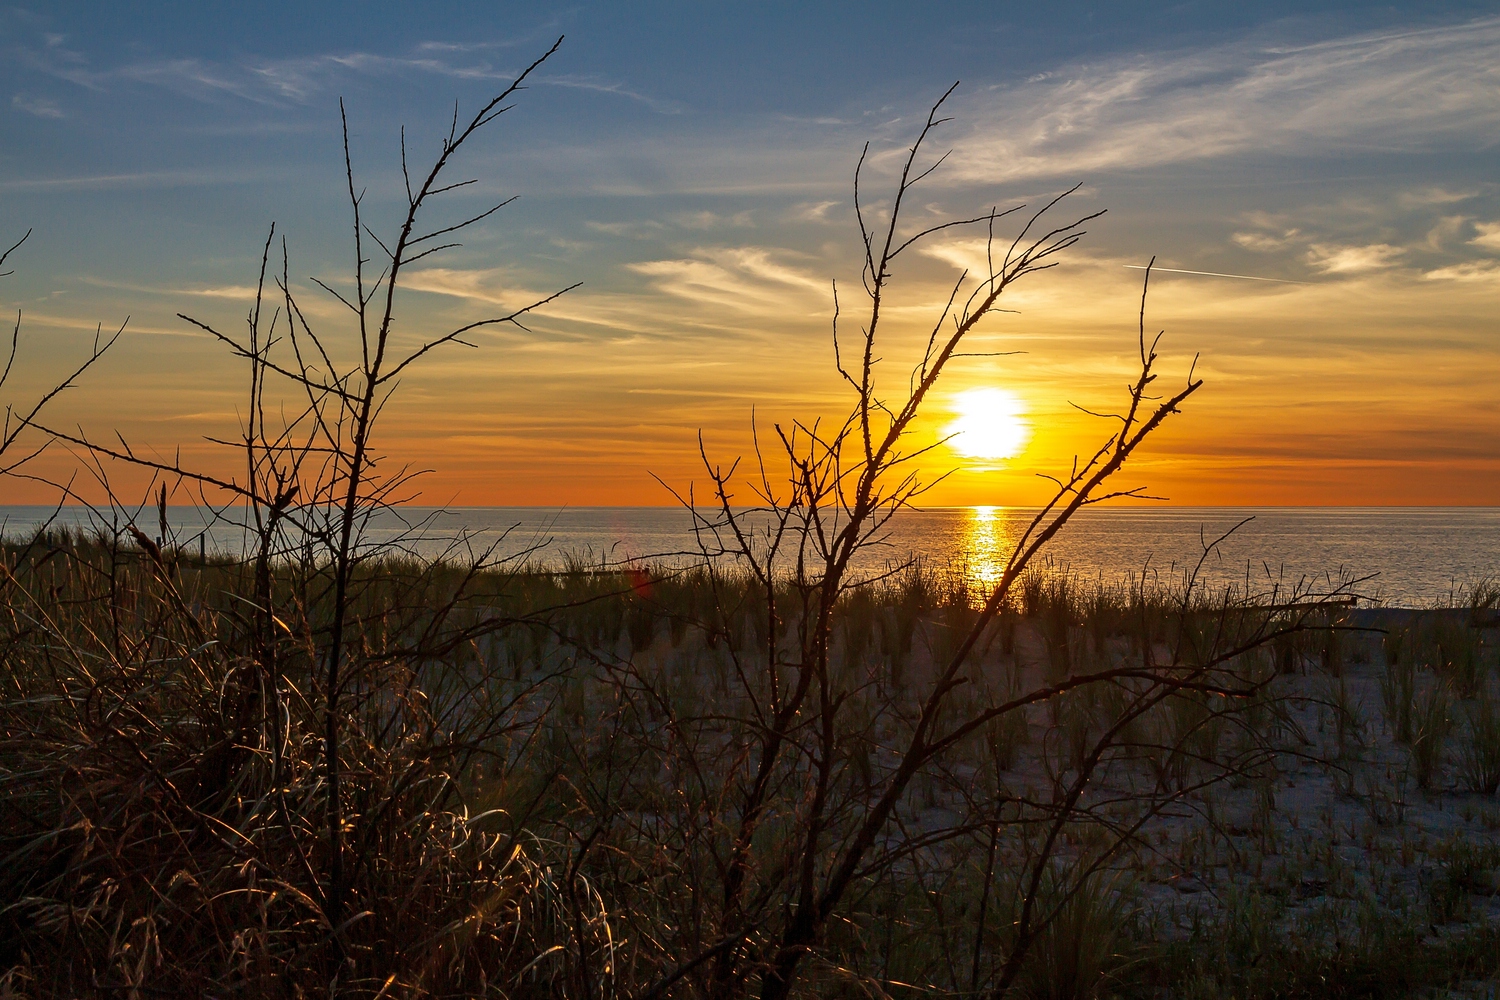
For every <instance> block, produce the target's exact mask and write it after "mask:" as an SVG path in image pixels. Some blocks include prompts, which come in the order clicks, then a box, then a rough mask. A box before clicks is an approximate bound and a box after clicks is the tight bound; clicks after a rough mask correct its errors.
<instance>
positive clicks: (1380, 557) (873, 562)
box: [0, 506, 1500, 607]
mask: <svg viewBox="0 0 1500 1000" xmlns="http://www.w3.org/2000/svg"><path fill="white" fill-rule="evenodd" d="M1033 513H1034V511H1031V510H1028V509H1025V508H1003V507H957V508H943V509H935V510H927V511H920V512H909V513H905V514H902V515H901V516H900V517H898V518H896V519H895V520H894V521H893V522H892V524H891V526H890V530H889V531H888V532H887V533H886V537H885V539H884V542H883V544H881V545H880V546H877V547H874V548H872V549H870V550H869V551H868V552H867V553H866V555H865V557H864V559H863V561H862V562H861V563H860V564H859V565H858V567H857V568H858V569H859V570H860V571H862V572H867V573H872V572H878V571H880V570H881V569H883V568H884V567H886V566H887V565H889V564H892V563H896V562H899V561H901V560H902V559H904V558H907V557H909V556H912V555H915V556H917V557H919V558H920V559H922V560H923V561H924V562H925V563H926V564H927V565H929V566H931V567H934V568H936V569H942V570H958V571H961V572H963V573H965V574H966V575H967V576H969V577H970V578H971V579H974V580H977V581H980V582H984V581H988V580H992V579H993V578H994V577H995V576H996V575H997V574H998V572H999V569H1000V567H1001V566H1002V565H1003V563H1004V561H1005V559H1006V558H1007V556H1008V555H1009V552H1010V549H1011V547H1012V544H1013V541H1014V539H1015V538H1016V537H1017V536H1018V535H1019V533H1020V532H1021V531H1022V530H1023V529H1024V526H1025V524H1026V523H1027V522H1028V521H1029V520H1030V519H1031V516H1032V515H1033ZM49 517H51V518H53V520H54V523H57V524H61V525H70V526H80V527H85V528H101V527H102V528H105V529H106V530H108V528H109V525H108V523H107V522H105V521H102V520H100V519H99V516H98V515H93V514H90V512H88V511H87V510H85V509H83V508H76V507H66V508H62V509H61V510H60V511H54V510H53V509H52V508H46V507H19V506H9V507H6V506H0V524H3V528H0V530H3V531H4V533H5V534H6V535H8V536H11V537H16V536H21V535H24V534H26V533H28V532H30V531H33V530H34V529H35V528H36V526H37V525H39V524H41V523H42V522H43V521H45V520H46V519H47V518H49ZM402 517H403V518H404V520H405V522H406V523H405V524H403V523H402V520H401V519H398V518H397V517H395V516H393V515H381V516H378V517H376V518H375V519H374V520H373V521H372V525H371V528H370V530H369V531H368V533H367V537H368V539H369V540H370V541H372V542H383V541H388V540H392V539H399V540H400V542H401V544H403V545H404V546H405V547H407V548H408V549H410V550H412V551H415V552H417V553H419V554H423V555H437V554H440V553H442V552H444V551H445V550H447V549H448V548H449V547H450V546H451V545H452V543H453V539H454V538H456V537H459V536H461V535H465V534H466V535H467V537H468V545H469V546H470V547H471V548H472V549H475V550H478V549H483V548H486V547H488V546H491V545H495V546H496V552H497V554H500V555H511V554H516V553H523V552H527V551H532V552H533V555H532V556H531V558H532V559H533V560H534V561H538V562H545V563H553V564H560V563H561V562H562V560H563V558H564V557H565V556H566V555H569V554H572V555H587V556H588V557H589V558H590V560H591V561H594V562H598V561H601V560H608V561H610V562H618V561H622V560H628V559H646V560H651V559H653V558H655V559H657V560H659V561H672V562H681V561H682V560H684V559H686V558H690V556H688V555H684V554H689V553H693V552H696V551H697V550H698V545H697V542H696V541H695V539H694V536H693V533H692V530H691V528H692V521H691V518H690V517H689V516H688V515H687V514H686V513H685V512H683V511H682V510H680V509H676V508H658V507H572V508H562V509H555V508H537V507H464V508H449V509H447V510H441V511H439V510H434V509H432V508H404V509H403V511H402ZM1247 519H1248V520H1247ZM1241 522H1245V523H1244V524H1242V525H1241V526H1240V527H1239V528H1238V530H1236V531H1234V533H1233V534H1232V535H1231V536H1230V537H1229V538H1228V539H1226V540H1225V541H1224V542H1223V543H1222V544H1220V545H1219V546H1218V548H1217V549H1216V550H1215V552H1214V553H1213V554H1212V555H1211V556H1210V557H1209V558H1208V559H1207V560H1206V561H1205V562H1204V564H1203V568H1202V573H1201V577H1200V578H1201V579H1203V580H1204V581H1205V582H1207V583H1210V584H1223V583H1240V584H1243V583H1245V582H1246V581H1247V579H1248V581H1249V582H1250V584H1251V585H1252V586H1254V587H1256V588H1257V589H1264V588H1266V587H1267V586H1268V584H1269V582H1270V581H1278V580H1279V581H1281V582H1282V585H1283V589H1284V587H1285V585H1286V584H1295V583H1296V582H1297V581H1298V580H1300V579H1304V578H1309V579H1312V578H1315V579H1318V580H1322V579H1324V578H1326V577H1329V576H1331V577H1333V578H1335V579H1336V578H1338V576H1339V575H1340V574H1346V575H1352V576H1355V577H1371V579H1369V580H1368V581H1366V582H1364V583H1363V584H1361V585H1360V586H1359V587H1358V590H1359V592H1360V593H1362V594H1365V595H1368V596H1370V597H1372V598H1374V599H1377V600H1379V601H1381V602H1383V603H1386V604H1392V605H1403V606H1409V607H1422V606H1428V605H1432V604H1447V603H1463V602H1464V601H1465V600H1466V599H1467V595H1468V592H1469V588H1470V587H1471V586H1472V585H1473V584H1475V583H1477V582H1479V581H1481V580H1485V579H1487V578H1491V579H1492V578H1495V577H1497V576H1500V508H1497V507H1428V508H1412V507H1304V508H1296V507H1262V508H1226V507H1155V508H1140V507H1115V508H1095V509H1091V510H1086V511H1082V512H1080V513H1079V515H1078V516H1077V517H1076V518H1075V519H1074V521H1073V523H1071V524H1070V525H1069V526H1068V527H1067V528H1066V529H1065V530H1064V531H1063V532H1062V533H1061V534H1060V535H1059V536H1058V537H1057V538H1056V539H1054V542H1053V544H1052V546H1051V547H1050V550H1049V551H1050V560H1051V566H1052V567H1053V568H1054V569H1056V568H1065V569H1067V570H1068V571H1069V572H1072V573H1074V574H1076V575H1078V576H1080V577H1083V578H1086V579H1090V580H1102V581H1104V582H1106V583H1111V584H1113V583H1118V582H1121V581H1123V580H1125V579H1127V578H1128V577H1129V576H1131V575H1137V576H1139V575H1140V574H1141V573H1142V572H1143V571H1144V572H1146V573H1148V574H1153V575H1155V576H1156V577H1157V578H1158V579H1161V580H1163V581H1176V580H1178V579H1180V578H1181V575H1182V573H1183V572H1184V570H1185V569H1188V568H1191V567H1193V566H1196V565H1197V564H1198V563H1199V560H1200V557H1201V556H1202V554H1203V550H1204V543H1205V541H1212V540H1213V539H1215V538H1217V537H1219V536H1220V535H1222V534H1224V533H1225V532H1228V531H1230V529H1232V528H1234V527H1235V526H1236V525H1239V524H1241ZM137 523H138V524H140V525H141V526H142V528H143V529H146V530H147V531H148V532H149V533H151V534H156V533H157V528H156V524H157V512H156V511H155V510H154V509H147V510H143V511H141V513H140V514H139V516H138V518H137ZM168 523H169V526H170V528H171V530H172V532H173V533H174V534H175V535H176V536H177V538H178V541H179V543H180V544H182V545H183V546H184V547H186V548H188V549H189V550H190V551H191V550H192V549H194V548H196V547H197V546H198V544H199V542H198V536H199V535H203V536H204V545H205V547H206V548H207V549H209V550H211V551H218V552H234V553H238V552H239V551H240V550H241V549H242V547H243V537H244V536H243V532H242V530H241V529H238V528H236V527H235V526H234V525H233V524H230V523H224V522H221V523H218V524H216V525H211V526H207V528H206V529H205V525H204V519H203V516H202V514H201V513H200V512H199V511H197V510H196V509H194V508H188V507H170V508H168ZM409 525H415V526H417V527H416V529H415V530H413V529H412V528H411V527H409Z"/></svg>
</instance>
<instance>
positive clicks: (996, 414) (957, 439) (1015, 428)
mask: <svg viewBox="0 0 1500 1000" xmlns="http://www.w3.org/2000/svg"><path fill="white" fill-rule="evenodd" d="M953 410H954V412H955V413H957V414H958V417H957V419H956V420H954V421H953V422H952V423H951V424H949V425H948V426H947V427H945V428H944V429H943V432H944V435H945V436H947V437H948V446H949V447H950V448H952V449H953V450H954V451H956V452H958V453H959V454H960V455H964V456H966V457H968V458H988V459H999V458H1013V457H1015V456H1016V455H1018V454H1020V452H1021V449H1022V448H1024V447H1025V446H1026V440H1027V438H1029V437H1030V436H1031V425H1030V424H1029V423H1027V422H1026V407H1025V406H1024V405H1022V403H1021V401H1020V400H1019V399H1017V398H1016V396H1015V395H1014V394H1012V393H1010V392H1007V391H1006V390H1004V389H993V388H985V389H966V390H964V391H963V392H961V393H959V394H958V395H957V396H955V397H954V400H953Z"/></svg>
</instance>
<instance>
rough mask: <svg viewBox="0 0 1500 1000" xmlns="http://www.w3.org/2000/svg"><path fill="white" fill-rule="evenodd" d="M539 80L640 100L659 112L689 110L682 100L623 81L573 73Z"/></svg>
mask: <svg viewBox="0 0 1500 1000" xmlns="http://www.w3.org/2000/svg"><path fill="white" fill-rule="evenodd" d="M537 82H538V83H541V84H545V85H548V86H552V87H569V88H572V89H574V90H592V91H594V92H595V93H600V94H613V95H615V96H617V97H624V98H628V99H630V100H632V101H638V102H640V103H641V104H644V105H645V106H646V107H648V108H650V109H651V110H652V111H655V112H656V113H657V114H662V115H680V114H682V112H684V111H686V110H687V105H685V104H683V103H682V102H681V101H668V100H662V99H660V98H656V97H651V96H649V95H646V94H642V93H639V92H637V91H634V90H631V89H630V88H629V87H627V86H625V85H624V84H623V83H618V82H609V81H603V80H598V79H595V78H593V77H586V76H571V75H565V76H543V77H540V78H538V80H537Z"/></svg>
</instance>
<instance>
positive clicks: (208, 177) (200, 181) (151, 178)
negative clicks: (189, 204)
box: [0, 169, 274, 193]
mask: <svg viewBox="0 0 1500 1000" xmlns="http://www.w3.org/2000/svg"><path fill="white" fill-rule="evenodd" d="M272 176H274V175H273V174H272V173H271V172H269V171H266V170H236V169H226V170H217V171H216V170H143V171H138V172H135V173H121V174H84V175H81V176H76V177H34V178H17V179H15V180H4V181H0V191H6V192H14V193H21V192H37V193H45V192H49V191H108V190H131V189H139V188H172V187H184V186H197V185H204V184H248V183H253V182H255V181H262V180H267V179H270V178H271V177H272Z"/></svg>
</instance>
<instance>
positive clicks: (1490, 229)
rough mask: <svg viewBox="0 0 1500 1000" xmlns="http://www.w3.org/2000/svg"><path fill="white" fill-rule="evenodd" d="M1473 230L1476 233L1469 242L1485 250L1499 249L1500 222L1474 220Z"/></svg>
mask: <svg viewBox="0 0 1500 1000" xmlns="http://www.w3.org/2000/svg"><path fill="white" fill-rule="evenodd" d="M1474 230H1475V232H1476V233H1478V235H1477V236H1475V237H1474V238H1473V239H1472V240H1470V241H1469V242H1470V243H1472V244H1474V245H1475V246H1477V247H1484V248H1485V249H1486V250H1500V222H1476V223H1474Z"/></svg>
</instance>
